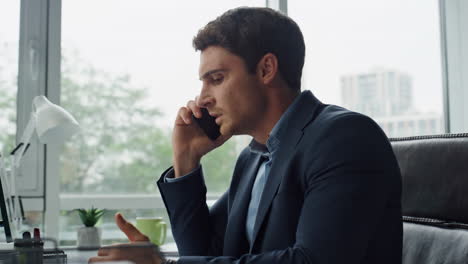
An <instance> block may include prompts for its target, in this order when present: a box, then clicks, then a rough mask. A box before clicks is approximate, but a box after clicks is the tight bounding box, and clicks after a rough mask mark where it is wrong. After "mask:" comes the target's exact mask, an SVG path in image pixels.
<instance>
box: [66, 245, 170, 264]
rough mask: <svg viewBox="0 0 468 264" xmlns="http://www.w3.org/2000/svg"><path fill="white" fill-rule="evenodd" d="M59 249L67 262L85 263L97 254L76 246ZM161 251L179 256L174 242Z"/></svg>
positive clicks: (168, 256) (72, 263)
mask: <svg viewBox="0 0 468 264" xmlns="http://www.w3.org/2000/svg"><path fill="white" fill-rule="evenodd" d="M61 249H62V250H63V251H65V254H67V264H86V263H88V259H89V258H90V257H94V256H97V250H78V249H77V248H76V247H63V248H61ZM161 251H162V253H163V254H164V256H166V257H167V258H168V259H171V260H177V258H178V256H179V254H178V252H177V246H176V244H175V243H170V244H167V245H163V246H161ZM121 263H122V262H121ZM123 263H125V262H123ZM123 263H122V264H123Z"/></svg>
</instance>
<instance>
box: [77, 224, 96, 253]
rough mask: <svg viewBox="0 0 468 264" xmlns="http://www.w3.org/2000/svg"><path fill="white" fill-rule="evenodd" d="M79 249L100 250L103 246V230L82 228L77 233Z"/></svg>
mask: <svg viewBox="0 0 468 264" xmlns="http://www.w3.org/2000/svg"><path fill="white" fill-rule="evenodd" d="M77 234H78V241H77V242H78V245H77V246H78V247H79V248H98V247H100V246H101V229H99V228H97V227H94V226H93V227H86V226H83V227H80V228H79V229H78V231H77Z"/></svg>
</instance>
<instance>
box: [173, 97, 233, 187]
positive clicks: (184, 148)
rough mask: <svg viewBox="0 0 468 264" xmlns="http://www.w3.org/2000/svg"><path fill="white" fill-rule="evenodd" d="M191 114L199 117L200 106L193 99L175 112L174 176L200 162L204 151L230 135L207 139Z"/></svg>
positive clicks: (187, 171)
mask: <svg viewBox="0 0 468 264" xmlns="http://www.w3.org/2000/svg"><path fill="white" fill-rule="evenodd" d="M192 114H194V115H195V117H197V118H201V116H202V114H201V111H200V107H199V106H198V105H197V104H196V102H195V101H193V100H192V101H189V102H188V103H187V106H185V107H181V108H180V109H179V112H178V113H177V117H176V120H175V124H174V131H173V133H172V147H173V151H174V172H175V177H176V178H177V177H180V176H183V175H185V174H187V173H189V172H190V171H192V170H193V169H195V168H196V167H198V165H199V164H200V159H201V158H202V157H203V155H205V154H206V153H208V152H210V151H211V150H213V149H215V148H217V147H219V146H221V145H222V144H223V143H224V142H226V140H228V139H229V138H230V137H231V136H230V135H221V136H220V137H218V138H217V139H216V140H215V141H212V140H211V139H209V138H208V137H207V136H206V135H205V132H203V130H202V129H201V128H200V127H198V125H197V124H196V123H195V122H194V121H193V120H192Z"/></svg>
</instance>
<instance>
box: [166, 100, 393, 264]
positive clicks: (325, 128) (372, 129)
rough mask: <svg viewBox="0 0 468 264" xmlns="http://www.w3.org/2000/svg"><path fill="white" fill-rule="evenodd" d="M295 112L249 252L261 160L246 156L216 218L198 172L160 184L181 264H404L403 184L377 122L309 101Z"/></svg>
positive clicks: (246, 151) (282, 137) (282, 140)
mask: <svg viewBox="0 0 468 264" xmlns="http://www.w3.org/2000/svg"><path fill="white" fill-rule="evenodd" d="M298 104H299V105H298V107H297V108H296V109H295V110H296V111H294V112H293V113H292V115H291V118H288V121H287V126H286V127H287V128H286V129H284V130H283V133H280V135H279V140H280V145H279V148H278V150H277V151H278V153H277V154H276V155H277V156H276V158H275V161H274V162H273V164H272V167H271V169H270V174H269V176H268V180H267V182H266V184H265V189H264V191H263V194H262V198H261V202H260V206H259V210H258V214H257V218H256V222H255V227H254V242H253V243H252V245H249V243H248V242H247V238H246V232H245V230H246V228H245V224H246V216H247V208H248V205H249V201H250V194H251V191H252V186H253V182H254V178H255V175H256V173H257V170H258V166H259V164H260V155H259V154H255V153H253V152H251V151H250V150H249V149H248V148H246V149H244V151H243V152H242V153H241V154H240V156H239V158H238V160H237V163H236V166H235V169H234V174H233V176H232V180H231V184H230V187H229V189H228V190H227V191H226V193H224V195H222V197H221V198H220V199H219V200H218V201H217V202H216V203H215V204H214V205H213V206H212V207H211V208H208V207H207V205H206V187H205V184H204V180H203V173H202V171H201V169H200V170H198V171H197V172H196V173H195V174H193V175H191V177H187V178H186V179H184V180H183V181H177V182H172V183H165V182H164V180H163V177H161V179H159V181H158V186H159V189H160V192H161V195H162V197H163V200H164V203H165V205H166V208H167V211H168V213H169V217H170V221H171V224H172V233H173V235H174V239H175V241H176V243H177V246H178V249H179V254H180V256H181V257H180V259H179V262H178V263H194V264H195V263H197V264H198V263H226V264H227V263H265V264H274V263H310V264H319V263H320V264H322V263H323V264H324V263H327V264H343V263H347V264H354V263H355V264H358V263H360V264H371V263H372V264H375V263H379V264H387V263H388V264H390V263H391V264H397V263H401V254H402V220H401V203H400V196H401V176H400V170H399V167H398V164H397V161H396V159H395V156H394V154H393V151H392V148H391V146H390V144H389V142H388V139H387V137H386V136H385V134H384V133H383V131H382V130H381V129H380V128H379V126H378V125H377V124H376V123H375V122H374V121H373V120H371V119H370V118H368V117H366V116H364V115H361V114H358V113H355V112H351V111H348V110H346V109H344V108H341V107H338V106H333V105H325V104H322V103H321V102H320V101H319V100H317V99H316V98H315V97H314V96H313V95H312V93H311V92H310V91H305V92H303V93H302V94H301V95H300V98H299V100H298ZM163 175H165V173H163Z"/></svg>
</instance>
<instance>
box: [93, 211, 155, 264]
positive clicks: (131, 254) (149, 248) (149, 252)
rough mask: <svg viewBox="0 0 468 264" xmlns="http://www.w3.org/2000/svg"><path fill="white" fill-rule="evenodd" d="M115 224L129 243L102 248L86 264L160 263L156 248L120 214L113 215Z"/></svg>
mask: <svg viewBox="0 0 468 264" xmlns="http://www.w3.org/2000/svg"><path fill="white" fill-rule="evenodd" d="M115 222H116V224H117V226H118V227H119V228H120V230H122V232H124V233H125V235H126V236H127V238H128V240H130V243H126V244H117V245H112V246H106V247H102V248H100V249H99V251H98V256H97V257H92V258H90V259H89V261H88V263H96V262H104V261H119V260H120V261H122V260H128V261H132V262H134V263H136V264H161V263H162V257H161V256H160V255H159V250H158V248H157V247H156V246H155V245H154V244H152V243H150V242H149V239H148V237H147V236H145V235H143V234H142V233H141V232H140V231H138V229H136V227H135V226H134V225H132V224H131V223H129V222H127V221H126V220H125V219H124V218H123V216H122V215H121V214H120V213H117V214H116V215H115Z"/></svg>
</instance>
